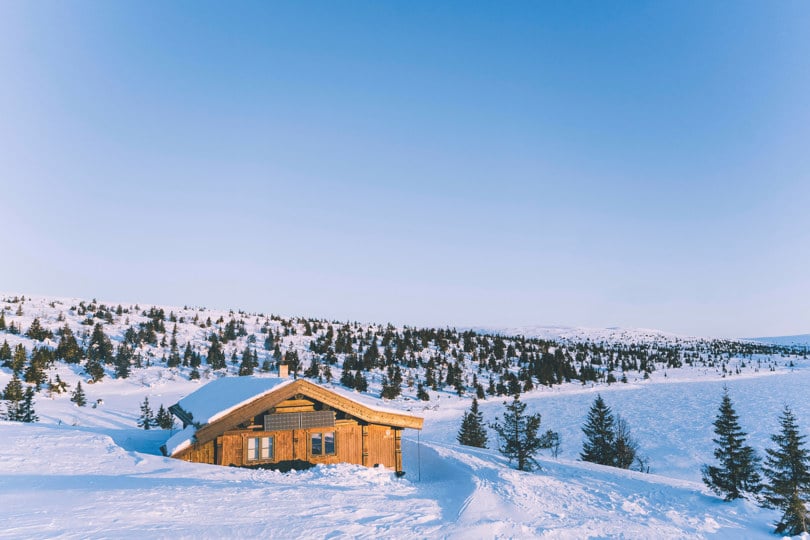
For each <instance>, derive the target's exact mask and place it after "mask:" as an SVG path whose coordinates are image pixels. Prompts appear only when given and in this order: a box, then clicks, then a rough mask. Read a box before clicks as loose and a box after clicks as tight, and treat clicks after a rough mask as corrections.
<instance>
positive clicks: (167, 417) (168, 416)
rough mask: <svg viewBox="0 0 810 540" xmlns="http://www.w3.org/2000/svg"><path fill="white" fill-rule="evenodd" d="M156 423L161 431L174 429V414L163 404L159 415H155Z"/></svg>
mask: <svg viewBox="0 0 810 540" xmlns="http://www.w3.org/2000/svg"><path fill="white" fill-rule="evenodd" d="M155 423H156V424H157V426H158V427H159V428H160V429H172V428H173V427H174V418H173V417H172V413H170V412H169V411H168V410H166V408H165V407H163V404H162V403H161V405H160V408H159V409H158V412H157V414H156V415H155Z"/></svg>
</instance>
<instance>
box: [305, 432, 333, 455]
mask: <svg viewBox="0 0 810 540" xmlns="http://www.w3.org/2000/svg"><path fill="white" fill-rule="evenodd" d="M309 437H310V438H309V440H310V445H309V448H310V454H312V455H313V456H333V455H335V432H334V431H324V432H323V433H311V434H310V436H309Z"/></svg>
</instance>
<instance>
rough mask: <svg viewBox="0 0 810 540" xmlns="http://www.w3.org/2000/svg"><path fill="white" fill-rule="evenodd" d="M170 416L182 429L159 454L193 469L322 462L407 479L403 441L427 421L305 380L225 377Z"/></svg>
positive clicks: (186, 400) (180, 404) (177, 406)
mask: <svg viewBox="0 0 810 540" xmlns="http://www.w3.org/2000/svg"><path fill="white" fill-rule="evenodd" d="M169 410H170V411H171V412H172V414H174V415H175V416H176V417H177V418H178V419H180V421H181V422H182V423H183V428H184V429H183V430H182V431H180V432H178V433H177V434H175V435H174V436H173V437H171V438H170V439H169V441H167V443H166V445H165V446H164V447H163V448H161V450H163V452H164V454H165V455H168V456H171V457H173V458H177V459H183V460H185V461H192V462H195V463H210V464H216V465H229V466H236V467H256V468H260V467H266V468H277V469H281V470H289V469H291V468H303V467H307V466H311V465H315V464H318V463H355V464H358V465H366V466H369V467H373V466H382V467H387V468H390V469H393V470H395V471H396V472H397V473H398V474H404V472H403V468H402V447H401V435H402V430H404V429H422V422H423V419H422V418H418V417H416V416H412V415H409V414H405V413H401V412H398V411H392V410H386V409H383V408H380V407H377V406H375V405H372V404H368V403H361V402H360V401H358V400H357V399H356V398H355V397H354V396H352V394H351V393H350V392H348V391H346V390H343V389H328V388H325V387H323V386H320V385H318V384H315V383H313V382H311V381H308V380H305V379H296V380H291V379H286V378H278V377H225V378H222V379H217V380H215V381H212V382H210V383H208V384H206V385H205V386H203V387H202V388H200V389H199V390H197V391H196V392H194V393H192V394H190V395H188V396H186V397H185V398H183V399H181V400H180V401H179V402H178V403H176V404H175V405H172V406H171V407H170V408H169Z"/></svg>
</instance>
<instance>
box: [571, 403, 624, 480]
mask: <svg viewBox="0 0 810 540" xmlns="http://www.w3.org/2000/svg"><path fill="white" fill-rule="evenodd" d="M615 422H616V420H615V418H614V417H613V413H612V412H611V410H610V407H608V406H607V404H605V400H603V399H602V396H601V395H597V396H596V400H595V401H594V402H593V405H591V410H590V411H589V412H588V420H587V422H586V423H585V426H583V428H582V431H583V433H585V437H586V438H585V442H583V443H582V453H580V458H581V459H582V461H590V462H591V463H598V464H600V465H611V466H613V465H615V464H616V446H615V442H616V433H615V429H616V425H615Z"/></svg>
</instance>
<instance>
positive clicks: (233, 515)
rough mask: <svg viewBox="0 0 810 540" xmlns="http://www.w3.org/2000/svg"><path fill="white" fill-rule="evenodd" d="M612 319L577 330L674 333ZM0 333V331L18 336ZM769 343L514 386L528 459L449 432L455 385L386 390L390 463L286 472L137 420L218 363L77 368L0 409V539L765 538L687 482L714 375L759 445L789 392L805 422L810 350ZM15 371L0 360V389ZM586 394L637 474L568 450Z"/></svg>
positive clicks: (489, 408) (710, 411) (747, 507)
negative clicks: (751, 352) (392, 445)
mask: <svg viewBox="0 0 810 540" xmlns="http://www.w3.org/2000/svg"><path fill="white" fill-rule="evenodd" d="M43 302H44V301H43ZM68 302H69V301H66V302H65V303H64V304H63V306H65V305H67V304H68ZM35 305H37V306H38V307H37V309H36V310H33V309H27V311H28V312H29V313H26V315H25V317H28V320H26V321H25V323H24V325H23V328H25V327H27V326H28V325H29V324H30V322H31V320H32V319H33V316H34V315H39V316H41V317H42V318H43V320H45V321H49V320H54V319H55V312H54V311H53V310H51V311H49V310H48V309H47V303H42V302H40V303H39V304H35ZM58 309H62V308H58ZM7 313H8V312H7ZM222 313H223V314H225V315H226V316H227V314H228V312H222ZM131 318H132V320H133V321H135V320H139V316H137V315H136V314H133V315H131ZM192 330H193V327H192V328H191V330H189V331H188V332H187V333H186V330H185V327H181V331H180V336H181V338H182V339H183V340H184V341H185V340H186V339H194V340H202V338H201V337H200V336H197V335H196V334H194V333H193V332H192ZM116 331H120V329H119V330H116ZM578 332H580V333H581V332H584V330H581V329H580V330H578ZM617 332H618V331H612V330H605V331H602V332H601V333H600V332H595V333H594V332H591V333H590V334H588V333H587V332H585V334H578V335H579V338H582V337H583V336H587V335H590V336H591V338H593V339H594V340H597V339H600V340H608V339H617V340H623V339H631V338H632V339H668V338H670V337H671V336H670V335H667V334H663V333H658V334H656V333H655V332H654V331H649V333H648V332H646V331H645V332H639V331H632V332H630V334H625V335H623V336H622V335H620V334H617ZM656 336H658V337H656ZM3 337H4V338H6V337H7V338H8V339H9V341H10V343H12V345H14V344H15V343H17V342H25V339H27V338H24V337H23V336H21V335H16V336H8V335H4V336H3ZM557 337H558V338H559V337H560V336H557ZM575 337H576V336H566V339H574V338H575ZM294 339H296V340H298V339H301V337H300V336H294ZM589 339H590V338H589ZM673 339H680V338H678V337H674V338H673ZM26 343H27V342H26ZM156 357H157V356H156ZM771 360H772V361H773V362H775V363H776V367H775V371H771V370H770V369H765V368H763V369H754V367H753V365H752V360H751V359H747V366H746V367H744V368H741V369H739V371H740V372H739V373H737V368H738V367H739V362H738V361H736V360H732V361H730V362H729V363H728V373H729V374H731V375H728V376H726V377H723V374H722V372H720V371H719V370H718V369H717V368H697V367H683V368H677V369H667V370H663V369H661V370H656V371H654V372H653V373H652V374H651V377H650V378H649V380H644V379H642V378H640V377H631V378H630V380H629V382H628V383H626V384H623V383H615V384H612V385H610V386H608V385H605V384H596V385H594V384H590V383H589V384H587V385H582V384H580V383H578V382H573V383H568V384H563V385H555V386H554V387H553V388H548V387H540V388H537V389H535V390H532V391H530V392H528V393H524V394H523V395H522V399H523V400H524V401H525V402H527V403H528V405H529V410H530V412H534V411H537V412H540V413H541V414H542V415H543V426H542V430H545V429H549V428H550V429H553V430H556V431H558V432H559V433H560V434H561V436H562V448H561V452H560V455H559V456H558V458H556V459H555V458H552V457H551V456H550V455H549V454H548V452H546V453H545V455H543V456H541V458H540V464H541V465H542V470H539V471H534V472H519V471H516V470H514V469H513V468H511V467H510V466H509V463H508V462H507V461H506V460H505V459H504V458H503V457H502V456H501V455H500V454H499V453H498V452H497V450H494V447H495V446H496V441H495V440H494V433H492V432H491V433H490V437H491V440H490V447H491V448H490V449H488V450H481V449H472V448H468V447H462V446H459V445H457V444H456V442H455V435H456V433H457V431H458V427H459V423H460V419H461V415H462V414H463V413H464V411H465V410H466V409H467V408H468V407H469V404H470V398H469V397H468V396H465V397H458V396H456V395H455V394H454V393H453V392H450V391H440V392H434V391H431V392H430V393H431V400H430V401H428V402H422V401H417V400H415V399H413V398H412V397H411V396H408V397H404V398H398V399H396V400H393V401H388V402H386V403H385V406H386V407H390V408H399V409H402V410H407V411H410V412H412V413H414V414H417V415H421V416H424V418H425V429H424V430H423V431H422V432H421V433H418V434H417V432H415V431H406V432H405V440H404V465H405V469H406V471H407V475H406V476H405V478H402V479H397V478H395V477H394V475H393V474H392V473H390V472H389V471H385V470H380V469H366V468H363V467H359V466H354V465H336V466H325V467H321V466H319V467H316V468H314V469H311V470H308V471H304V472H291V473H286V474H282V473H277V472H273V471H251V470H243V469H235V468H225V467H217V466H209V465H199V464H191V463H185V462H181V461H177V460H172V459H168V458H165V457H163V456H161V455H160V452H159V447H160V446H161V445H162V444H164V443H165V442H166V440H167V439H168V438H169V437H170V436H171V432H169V431H162V430H150V431H144V430H141V429H138V428H137V427H136V422H137V417H138V413H139V405H140V403H141V402H142V401H143V399H144V398H145V397H149V401H150V403H151V404H152V406H153V408H154V409H156V408H157V407H158V406H159V405H161V404H163V405H165V406H169V405H171V404H173V403H175V402H177V401H178V400H179V399H180V398H182V397H183V396H186V395H188V394H189V393H191V392H193V391H194V390H195V389H197V388H199V386H200V385H202V384H206V383H207V382H208V381H209V380H210V379H208V378H207V377H209V376H213V375H211V374H209V373H206V372H204V373H203V378H202V379H201V380H199V381H192V380H189V379H188V377H187V376H186V374H184V372H183V371H182V370H178V369H170V368H166V367H165V366H159V365H152V366H151V367H143V368H137V369H135V370H133V373H132V375H131V377H130V378H128V379H113V378H111V377H106V378H104V379H103V380H102V381H101V382H98V383H96V384H92V385H90V384H87V385H85V392H86V393H87V398H88V406H86V407H77V406H75V405H74V404H73V403H71V402H70V401H69V395H68V394H61V395H55V396H53V397H50V398H49V397H45V395H44V394H43V393H40V394H37V398H36V412H37V414H38V416H39V419H40V421H39V422H38V423H36V424H21V423H14V422H0V442H2V445H0V538H52V537H60V538H120V537H137V538H144V537H146V538H187V537H189V538H190V537H203V538H220V537H225V536H230V537H239V538H242V537H256V536H259V535H261V536H265V537H271V538H298V537H303V538H327V537H328V538H355V537H359V538H380V537H383V538H413V537H416V538H445V537H447V538H465V539H467V538H538V537H542V538H572V539H574V538H576V539H579V538H606V537H609V538H613V537H619V538H656V539H657V538H729V539H739V538H773V536H772V535H771V534H770V532H771V530H772V525H771V524H772V522H773V521H774V520H775V519H776V518H777V514H776V512H774V511H770V510H763V509H761V508H759V507H758V506H756V505H755V504H753V503H751V502H746V501H738V502H735V503H725V502H723V501H722V500H720V499H719V498H718V497H716V496H715V495H713V494H712V493H710V492H709V491H708V490H707V489H706V488H705V486H704V485H703V484H702V482H701V481H700V466H701V465H702V464H703V463H707V462H709V461H711V459H712V449H713V445H712V441H711V439H712V436H713V433H712V425H711V424H712V421H713V419H714V416H715V414H716V411H717V406H718V404H719V400H720V396H721V392H722V388H723V386H724V385H726V386H727V387H728V389H729V392H730V395H731V398H732V400H733V401H734V403H735V406H736V408H737V412H738V413H739V414H740V419H741V423H742V425H743V427H744V428H745V429H746V430H747V431H748V432H749V434H750V443H751V444H752V445H753V446H754V447H755V448H756V449H757V450H758V451H759V452H760V453H762V452H763V450H764V448H766V447H767V446H769V444H770V441H769V435H770V434H771V433H773V432H775V431H776V428H777V415H778V414H779V412H780V410H781V409H782V407H783V406H784V405H785V404H789V405H791V407H792V408H793V409H794V411H795V413H796V415H797V418H798V420H799V423H800V426H801V428H802V429H803V432H804V433H806V434H810V400H807V398H806V396H807V388H808V387H810V361H807V360H803V359H800V358H799V359H797V358H792V359H790V360H788V359H785V358H778V357H777V358H773V359H771ZM791 363H792V365H791ZM768 365H769V366H770V365H772V363H771V362H768ZM56 374H59V375H60V377H61V379H62V380H65V381H67V382H69V383H70V384H71V385H73V386H72V387H71V388H73V387H75V384H76V382H77V381H79V380H86V374H85V373H84V372H83V369H82V367H81V366H79V365H67V364H63V363H60V364H59V365H57V366H56V367H54V368H52V371H51V372H50V373H49V376H51V377H55V375H56ZM10 376H11V375H10V371H9V370H8V369H0V388H2V387H4V386H5V384H6V383H7V382H8V380H9V379H10ZM333 384H334V383H333ZM374 393H377V392H372V391H370V392H368V393H366V394H363V395H362V396H360V397H361V399H364V400H370V399H372V397H371V396H372V394H374ZM597 393H601V394H602V396H603V397H604V398H605V400H606V402H607V404H608V405H610V406H611V407H612V408H613V410H614V412H616V413H618V414H620V415H621V416H623V417H624V418H625V419H626V420H627V421H628V423H629V425H630V427H631V429H632V431H633V433H634V435H635V436H636V438H637V439H638V441H639V443H640V448H641V453H642V454H644V455H645V456H647V457H648V458H649V464H650V467H651V473H650V474H643V473H639V472H632V471H623V470H618V469H612V468H606V467H600V466H597V465H592V464H586V463H583V462H581V461H578V454H579V451H580V449H581V444H582V433H581V430H580V428H581V426H582V424H583V422H584V419H585V416H586V414H587V410H588V408H589V407H590V405H591V403H592V402H593V399H594V398H595V397H596V394H597ZM99 400H100V401H99ZM503 401H504V398H497V397H490V398H488V399H486V400H484V401H482V402H481V410H482V411H483V413H484V416H485V419H486V420H487V421H488V422H491V421H494V420H495V419H496V418H497V417H498V416H499V415H500V414H501V413H502V411H503ZM380 403H382V402H380ZM93 404H96V406H95V407H93V406H92V405H93Z"/></svg>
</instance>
